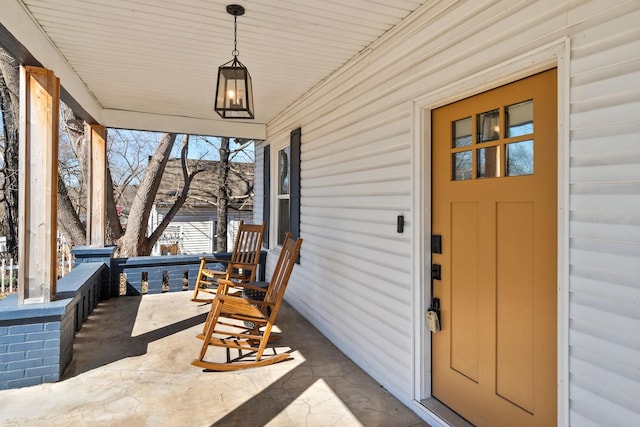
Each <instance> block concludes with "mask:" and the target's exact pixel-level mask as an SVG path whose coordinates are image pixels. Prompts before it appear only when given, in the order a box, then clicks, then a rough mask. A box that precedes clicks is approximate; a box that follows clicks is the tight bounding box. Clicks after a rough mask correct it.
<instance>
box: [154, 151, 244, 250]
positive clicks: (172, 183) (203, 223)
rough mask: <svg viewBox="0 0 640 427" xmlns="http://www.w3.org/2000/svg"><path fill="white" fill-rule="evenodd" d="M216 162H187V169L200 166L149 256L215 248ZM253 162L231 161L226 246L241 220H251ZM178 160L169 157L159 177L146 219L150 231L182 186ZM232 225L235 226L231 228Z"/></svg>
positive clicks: (171, 203)
mask: <svg viewBox="0 0 640 427" xmlns="http://www.w3.org/2000/svg"><path fill="white" fill-rule="evenodd" d="M218 166H219V162H218V161H211V160H198V161H197V162H196V161H190V168H191V169H192V170H193V169H195V168H202V169H203V171H202V172H200V173H198V174H197V175H196V177H195V178H194V180H193V182H192V184H191V188H190V189H189V196H188V198H187V201H186V202H185V204H184V205H183V206H182V208H180V211H179V212H178V213H177V214H176V216H175V217H174V218H173V220H172V221H171V223H170V224H169V226H168V227H167V228H166V230H165V231H164V233H163V235H162V236H161V237H160V239H159V241H158V242H157V243H156V245H155V246H154V248H153V251H152V255H164V254H167V253H176V252H177V253H181V254H201V253H211V252H213V250H214V238H215V232H216V223H217V189H218V186H219V181H220V180H219V173H218ZM253 169H254V165H253V164H252V163H232V165H231V171H230V172H229V182H230V194H231V198H230V201H229V212H228V215H227V220H228V222H229V226H228V230H227V235H228V238H227V246H228V247H229V248H230V247H231V246H232V243H233V236H234V234H233V231H234V230H235V229H236V228H237V223H238V221H240V220H245V221H252V219H253ZM183 182H184V181H183V178H182V169H181V165H180V159H170V160H169V161H168V162H167V166H166V169H165V172H164V175H163V176H162V181H161V183H160V188H159V189H158V192H157V195H156V200H155V203H154V206H153V210H152V213H151V217H150V218H149V229H150V230H153V229H155V227H156V226H157V225H158V224H159V223H160V221H162V218H163V217H164V215H166V213H167V211H168V210H169V209H170V208H171V206H172V205H173V202H174V200H175V198H176V197H177V195H179V193H180V191H181V190H182V186H183ZM234 226H235V227H234Z"/></svg>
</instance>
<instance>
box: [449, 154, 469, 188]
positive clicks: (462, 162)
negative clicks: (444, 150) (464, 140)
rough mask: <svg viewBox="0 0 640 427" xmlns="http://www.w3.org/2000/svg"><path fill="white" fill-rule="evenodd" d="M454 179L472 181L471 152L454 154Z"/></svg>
mask: <svg viewBox="0 0 640 427" xmlns="http://www.w3.org/2000/svg"><path fill="white" fill-rule="evenodd" d="M451 163H452V164H451V170H452V171H453V173H452V177H451V178H452V179H453V180H454V181H461V180H465V179H471V151H462V152H460V153H453V155H452V156H451Z"/></svg>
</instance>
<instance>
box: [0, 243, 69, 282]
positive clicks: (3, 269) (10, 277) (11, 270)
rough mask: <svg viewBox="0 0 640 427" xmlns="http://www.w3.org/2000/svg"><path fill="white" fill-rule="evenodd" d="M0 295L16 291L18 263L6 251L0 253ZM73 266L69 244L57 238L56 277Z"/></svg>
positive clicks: (65, 272)
mask: <svg viewBox="0 0 640 427" xmlns="http://www.w3.org/2000/svg"><path fill="white" fill-rule="evenodd" d="M0 258H1V260H0V295H8V294H11V293H15V292H18V263H16V262H14V260H13V258H11V257H10V256H8V252H4V253H0ZM73 266H74V262H73V255H71V245H70V244H68V243H66V242H65V241H64V238H62V239H59V240H58V253H57V262H56V270H57V271H56V274H57V277H58V278H61V277H64V275H65V274H67V273H68V272H69V271H71V269H72V268H73Z"/></svg>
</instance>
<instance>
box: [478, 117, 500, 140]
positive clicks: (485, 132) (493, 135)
mask: <svg viewBox="0 0 640 427" xmlns="http://www.w3.org/2000/svg"><path fill="white" fill-rule="evenodd" d="M499 138H500V110H491V111H487V112H486V113H482V114H478V143H481V142H486V141H495V140H496V139H499Z"/></svg>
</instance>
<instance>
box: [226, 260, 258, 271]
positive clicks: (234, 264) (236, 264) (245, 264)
mask: <svg viewBox="0 0 640 427" xmlns="http://www.w3.org/2000/svg"><path fill="white" fill-rule="evenodd" d="M227 268H246V269H247V270H253V269H254V268H256V265H255V264H253V263H251V262H237V261H236V262H231V261H229V262H228V266H227Z"/></svg>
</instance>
